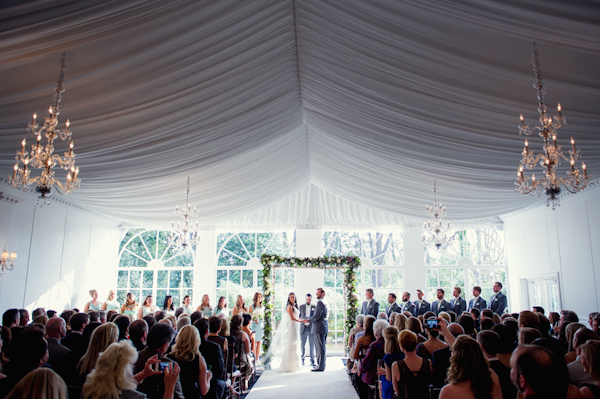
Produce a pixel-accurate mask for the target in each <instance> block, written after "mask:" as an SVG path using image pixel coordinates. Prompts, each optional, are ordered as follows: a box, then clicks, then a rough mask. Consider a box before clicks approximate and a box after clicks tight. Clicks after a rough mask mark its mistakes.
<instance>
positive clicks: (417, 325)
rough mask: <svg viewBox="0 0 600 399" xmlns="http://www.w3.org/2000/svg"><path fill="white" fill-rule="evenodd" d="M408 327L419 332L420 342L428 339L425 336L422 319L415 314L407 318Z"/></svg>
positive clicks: (416, 332) (418, 338)
mask: <svg viewBox="0 0 600 399" xmlns="http://www.w3.org/2000/svg"><path fill="white" fill-rule="evenodd" d="M406 329H407V330H409V331H412V332H414V333H415V334H417V340H418V341H419V342H418V343H421V342H425V341H426V340H427V338H425V337H424V336H423V324H421V321H420V320H419V319H418V318H416V317H414V316H413V317H409V318H408V320H406Z"/></svg>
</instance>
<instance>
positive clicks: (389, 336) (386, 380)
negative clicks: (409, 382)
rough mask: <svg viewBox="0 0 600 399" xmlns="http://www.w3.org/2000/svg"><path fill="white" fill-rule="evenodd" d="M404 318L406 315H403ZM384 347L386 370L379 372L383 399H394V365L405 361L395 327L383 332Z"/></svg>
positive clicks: (387, 328)
mask: <svg viewBox="0 0 600 399" xmlns="http://www.w3.org/2000/svg"><path fill="white" fill-rule="evenodd" d="M403 316H404V315H403ZM383 339H384V340H385V345H384V347H383V349H384V353H385V355H384V356H383V363H384V364H385V369H384V370H378V374H379V375H381V386H380V388H379V391H380V392H381V399H392V398H393V397H394V386H393V384H392V365H393V364H394V362H397V361H398V360H402V359H404V353H402V351H401V350H400V342H399V341H398V329H397V328H396V327H394V326H390V327H386V328H385V329H384V330H383Z"/></svg>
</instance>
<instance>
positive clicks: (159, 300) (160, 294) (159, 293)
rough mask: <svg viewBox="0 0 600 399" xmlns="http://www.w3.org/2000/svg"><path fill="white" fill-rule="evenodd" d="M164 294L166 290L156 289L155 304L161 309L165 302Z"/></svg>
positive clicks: (165, 294)
mask: <svg viewBox="0 0 600 399" xmlns="http://www.w3.org/2000/svg"><path fill="white" fill-rule="evenodd" d="M166 296H167V290H156V306H158V307H159V308H161V309H162V308H163V306H164V304H165V297H166Z"/></svg>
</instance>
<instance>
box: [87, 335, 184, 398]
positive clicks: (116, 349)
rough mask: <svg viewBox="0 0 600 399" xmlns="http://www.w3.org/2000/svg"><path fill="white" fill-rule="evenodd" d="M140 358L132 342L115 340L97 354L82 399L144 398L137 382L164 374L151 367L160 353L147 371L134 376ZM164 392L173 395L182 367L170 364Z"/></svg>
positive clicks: (166, 396)
mask: <svg viewBox="0 0 600 399" xmlns="http://www.w3.org/2000/svg"><path fill="white" fill-rule="evenodd" d="M137 359H138V353H137V351H136V350H135V348H134V347H133V345H131V343H130V342H129V341H121V342H118V343H112V344H110V345H109V346H108V348H106V350H105V351H104V352H102V353H101V354H100V357H98V361H97V362H96V366H95V368H94V370H93V371H92V372H91V373H90V374H89V375H88V377H87V379H86V381H85V384H83V391H82V394H81V397H82V398H83V399H142V398H145V397H146V395H144V394H143V393H141V392H138V391H136V388H137V385H138V384H139V383H140V382H142V381H143V380H144V379H145V378H146V377H150V376H152V375H156V374H161V372H160V371H154V370H152V365H153V364H154V363H158V361H159V360H158V356H153V357H151V358H149V359H148V361H147V362H146V364H145V366H144V370H143V371H141V372H139V373H137V374H136V375H135V376H134V375H133V364H134V363H135V362H136V360H137ZM164 374H165V376H164V384H165V392H164V395H163V399H170V398H173V393H174V392H175V384H176V383H177V377H178V375H179V366H178V365H177V364H176V363H169V365H168V366H167V367H166V368H165V371H164Z"/></svg>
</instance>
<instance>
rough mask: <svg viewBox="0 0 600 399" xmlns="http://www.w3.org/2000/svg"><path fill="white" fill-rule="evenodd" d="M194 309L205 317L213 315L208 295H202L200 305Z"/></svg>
mask: <svg viewBox="0 0 600 399" xmlns="http://www.w3.org/2000/svg"><path fill="white" fill-rule="evenodd" d="M196 311H197V312H201V313H202V316H204V317H205V318H209V317H210V316H212V315H213V308H212V306H210V298H209V297H208V295H206V294H204V296H203V297H202V303H201V304H200V306H198V309H196Z"/></svg>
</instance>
